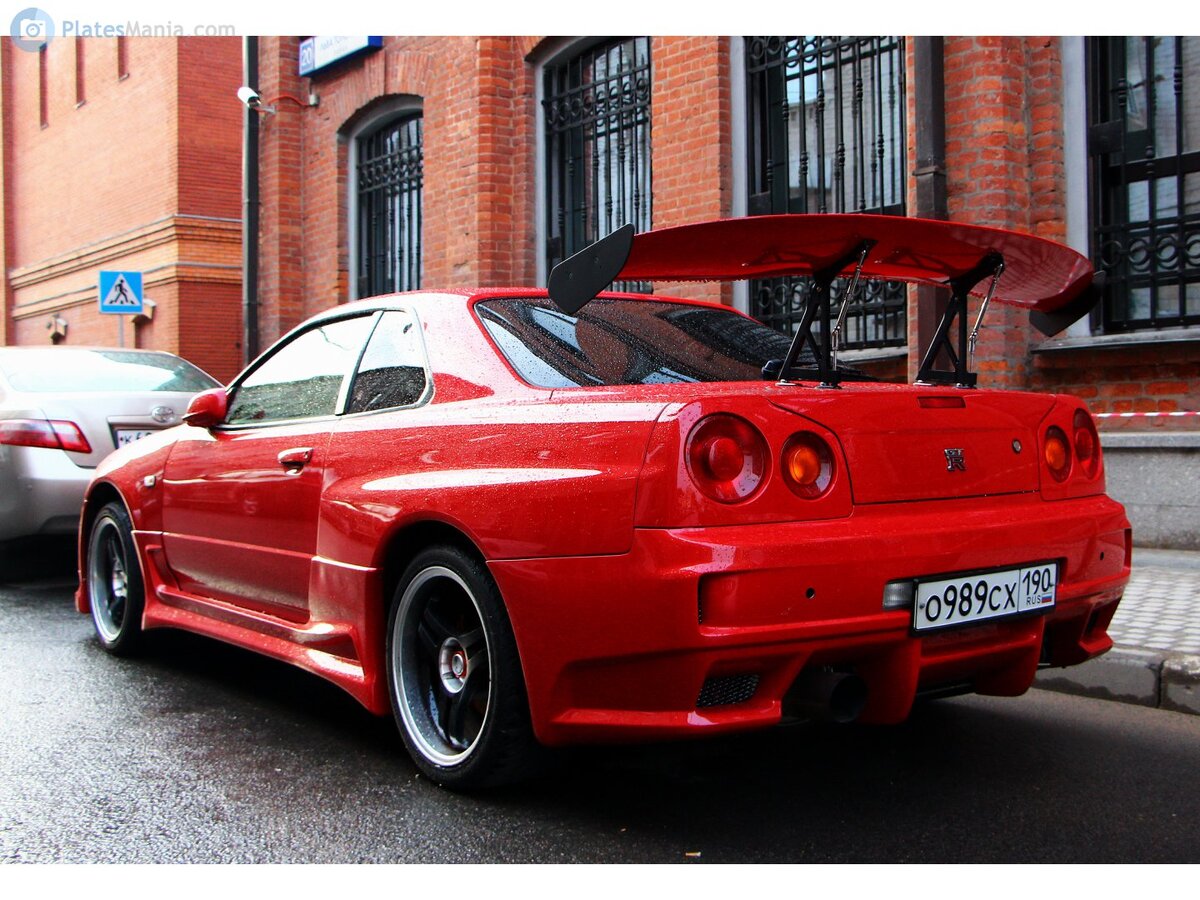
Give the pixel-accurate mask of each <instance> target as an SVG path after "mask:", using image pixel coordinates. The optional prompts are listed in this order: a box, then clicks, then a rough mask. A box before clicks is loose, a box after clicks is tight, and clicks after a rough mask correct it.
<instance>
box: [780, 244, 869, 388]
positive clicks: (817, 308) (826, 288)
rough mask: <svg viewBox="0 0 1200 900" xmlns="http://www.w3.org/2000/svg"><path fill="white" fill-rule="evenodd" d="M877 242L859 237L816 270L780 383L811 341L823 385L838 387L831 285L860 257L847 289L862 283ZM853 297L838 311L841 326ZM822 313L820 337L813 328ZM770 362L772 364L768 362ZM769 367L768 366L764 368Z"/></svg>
mask: <svg viewBox="0 0 1200 900" xmlns="http://www.w3.org/2000/svg"><path fill="white" fill-rule="evenodd" d="M874 245H875V242H874V241H871V240H865V241H859V243H857V244H856V245H855V246H854V247H853V248H852V249H851V250H850V251H849V252H847V253H844V254H842V256H840V257H838V258H837V259H835V260H834V261H833V262H831V263H829V264H828V265H826V266H824V267H822V268H820V269H817V270H815V271H814V272H813V273H812V280H813V284H812V290H810V291H809V294H808V303H806V304H805V305H804V315H803V316H802V317H801V319H800V324H799V325H797V326H796V334H795V336H794V337H793V338H792V344H791V346H790V347H788V352H787V356H786V357H784V360H783V365H782V366H780V368H779V383H780V384H784V383H786V382H787V381H788V372H790V371H791V369H792V366H794V365H795V364H796V360H797V359H798V358H799V356H800V351H801V350H802V349H803V348H804V345H805V344H807V345H808V346H809V347H810V348H811V349H812V352H813V357H814V358H815V359H816V361H817V378H818V379H820V386H821V387H823V388H836V387H837V386H838V382H839V381H840V380H841V376H840V375H839V374H838V371H837V368H836V364H837V360H836V353H837V351H836V350H835V349H834V345H835V344H836V342H837V334H836V333H835V332H832V331H830V328H829V324H830V321H829V320H830V299H831V298H830V289H831V288H832V286H833V282H834V279H836V278H837V277H838V276H839V275H841V273H842V271H843V270H844V269H845V268H846V267H847V266H849V265H850V264H851V263H853V262H855V261H857V266H856V267H855V269H854V278H853V281H852V283H851V284H850V285H849V286H847V288H846V290H847V291H851V290H853V289H854V288H855V287H856V286H857V285H858V276H859V274H860V273H861V272H862V267H863V262H864V261H865V260H866V258H867V253H869V252H870V250H871V247H873V246H874ZM848 300H849V294H847V296H846V297H845V298H844V300H843V302H842V309H841V310H840V311H839V314H838V323H837V327H838V329H839V330H840V329H841V327H842V320H843V319H844V318H845V315H844V314H845V309H846V302H847V301H848ZM818 314H820V317H821V338H822V340H820V341H818V340H817V338H816V336H815V335H814V334H813V332H812V326H813V320H814V319H815V318H816V317H817V315H818ZM768 365H770V364H769V363H768ZM764 371H765V370H764Z"/></svg>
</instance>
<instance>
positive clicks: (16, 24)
mask: <svg viewBox="0 0 1200 900" xmlns="http://www.w3.org/2000/svg"><path fill="white" fill-rule="evenodd" d="M9 34H10V35H11V36H12V40H13V44H14V45H16V46H17V47H19V48H20V49H22V50H28V51H31V52H36V51H38V50H40V49H41V48H42V46H43V45H45V44H46V43H47V42H48V41H49V40H50V39H51V38H52V37H54V20H53V19H52V18H50V16H49V14H47V13H46V12H44V11H42V10H40V9H38V8H37V7H36V6H31V7H29V8H28V9H23V10H21V11H20V12H19V13H17V14H16V15H15V16H13V20H12V26H11V27H10V28H9Z"/></svg>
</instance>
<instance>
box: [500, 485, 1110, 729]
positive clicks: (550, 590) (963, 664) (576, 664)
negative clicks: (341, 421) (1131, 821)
mask: <svg viewBox="0 0 1200 900" xmlns="http://www.w3.org/2000/svg"><path fill="white" fill-rule="evenodd" d="M1128 529H1129V524H1128V521H1127V520H1126V518H1125V514H1124V510H1123V509H1122V507H1121V506H1120V504H1118V503H1116V502H1114V501H1112V500H1110V499H1109V498H1107V497H1104V496H1099V497H1089V498H1085V499H1079V500H1069V501H1060V502H1054V503H1048V502H1045V501H1043V500H1041V499H1040V498H1039V497H1037V496H1035V495H1020V496H1016V497H1007V498H994V499H992V500H989V501H988V503H987V506H986V508H981V506H980V504H979V502H978V501H939V502H928V503H922V504H903V505H901V504H896V505H890V504H881V505H878V506H871V507H858V508H856V509H855V511H854V513H853V514H852V515H851V516H850V517H848V518H845V519H838V520H830V521H820V522H811V523H783V524H778V525H752V526H733V527H722V528H695V529H675V530H670V529H639V530H638V531H637V532H636V534H635V539H634V544H633V548H632V549H631V551H630V552H629V553H628V554H624V555H621V556H606V557H591V558H571V559H537V560H516V561H499V562H493V563H492V564H491V568H492V571H493V573H494V575H495V577H496V580H497V583H498V584H499V586H500V589H501V592H502V594H503V596H504V598H505V601H506V604H507V606H508V609H509V613H510V616H511V618H512V622H513V628H514V631H515V633H516V637H517V642H518V646H519V648H520V651H521V657H522V662H523V665H524V668H525V675H526V683H527V687H528V690H529V699H530V708H531V711H532V713H533V719H534V728H535V731H536V732H537V734H538V737H539V738H540V739H541V740H542V741H543V742H545V743H548V744H563V743H571V742H576V741H599V740H631V739H658V738H667V737H679V736H684V735H688V734H694V733H699V732H714V731H727V730H737V729H744V728H751V727H760V726H766V725H771V724H775V723H777V722H779V721H780V720H781V718H782V717H783V714H784V698H785V695H787V693H788V691H789V689H790V688H791V687H792V685H793V683H794V682H795V681H796V679H797V677H798V676H799V675H800V673H801V672H802V671H804V670H805V669H810V670H811V669H812V668H814V667H816V668H819V667H834V668H836V669H839V670H845V671H853V672H854V673H855V674H857V675H858V676H859V677H861V678H862V679H863V680H864V681H865V683H866V687H867V691H868V694H867V703H866V707H865V709H864V711H863V715H862V718H863V719H864V720H866V721H872V722H896V721H900V720H903V719H904V718H905V717H906V716H907V715H908V713H909V710H910V709H911V706H912V703H913V700H914V699H915V697H916V696H917V695H918V693H919V692H922V691H937V690H940V689H966V690H973V691H976V692H979V693H991V694H1004V695H1015V694H1020V693H1023V692H1024V691H1025V690H1027V689H1028V687H1029V685H1030V684H1031V682H1032V680H1033V676H1034V674H1035V672H1036V670H1037V668H1038V666H1039V663H1041V664H1043V665H1046V664H1049V665H1072V664H1075V663H1078V662H1082V661H1084V660H1085V659H1089V658H1091V657H1093V656H1096V655H1098V654H1100V653H1103V652H1104V651H1105V650H1107V649H1108V648H1109V647H1110V646H1111V645H1112V642H1111V640H1110V639H1109V638H1108V635H1107V627H1108V623H1109V622H1110V621H1111V619H1112V614H1113V612H1115V610H1116V606H1117V602H1118V601H1119V599H1120V596H1121V593H1122V591H1123V590H1124V587H1125V584H1126V583H1127V582H1128V578H1129V531H1128ZM1050 559H1053V560H1057V561H1058V562H1059V573H1060V574H1059V578H1060V583H1059V586H1058V596H1057V603H1056V606H1055V607H1054V609H1053V610H1051V611H1050V612H1049V613H1043V614H1039V615H1035V616H1023V617H1019V618H1012V619H1002V620H996V621H993V622H990V623H982V624H975V625H967V626H964V627H962V628H955V629H950V630H947V631H943V632H937V633H935V634H932V635H926V636H916V635H914V634H913V633H912V632H911V629H910V625H911V617H912V614H911V611H910V610H890V611H889V610H884V609H883V594H884V587H885V585H886V584H887V583H888V582H893V581H899V580H903V579H911V578H916V577H919V576H929V575H936V574H943V573H954V572H963V571H969V570H973V569H988V568H994V567H998V566H1009V565H1018V564H1021V563H1026V562H1032V561H1035V560H1050Z"/></svg>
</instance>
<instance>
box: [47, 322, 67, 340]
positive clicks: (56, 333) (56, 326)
mask: <svg viewBox="0 0 1200 900" xmlns="http://www.w3.org/2000/svg"><path fill="white" fill-rule="evenodd" d="M67 324H68V323H67V320H66V319H64V318H61V317H60V316H51V317H50V321H49V322H47V323H46V330H47V331H48V332H50V343H52V344H61V343H62V342H63V341H65V340H66V339H67Z"/></svg>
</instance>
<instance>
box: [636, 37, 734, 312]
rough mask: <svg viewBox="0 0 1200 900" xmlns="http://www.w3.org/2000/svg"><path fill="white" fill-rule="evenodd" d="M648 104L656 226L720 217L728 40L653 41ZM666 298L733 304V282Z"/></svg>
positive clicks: (728, 174) (675, 289) (728, 183)
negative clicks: (689, 298) (651, 74)
mask: <svg viewBox="0 0 1200 900" xmlns="http://www.w3.org/2000/svg"><path fill="white" fill-rule="evenodd" d="M650 60H651V64H652V66H653V71H654V81H653V86H652V94H651V100H650V115H651V129H652V134H651V148H652V151H651V152H652V164H653V178H654V181H653V186H654V202H653V206H652V208H651V209H652V213H653V223H654V227H655V228H669V227H671V226H674V225H684V224H687V223H689V222H702V221H704V220H706V219H719V218H723V217H727V216H729V215H730V213H731V211H732V206H733V198H732V195H733V173H732V170H731V165H732V161H731V159H730V157H731V154H732V150H731V148H730V140H731V136H732V124H731V121H730V119H731V103H732V98H731V95H730V90H729V38H723V37H721V38H714V37H684V38H654V39H653V40H652V41H651V46H650ZM658 290H659V291H660V292H661V293H665V294H670V295H675V296H689V297H695V298H697V299H700V300H712V301H717V302H724V303H731V302H732V299H733V288H732V285H730V284H729V283H725V284H721V283H716V282H709V283H705V284H684V285H669V284H664V285H661V286H659V287H658Z"/></svg>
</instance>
